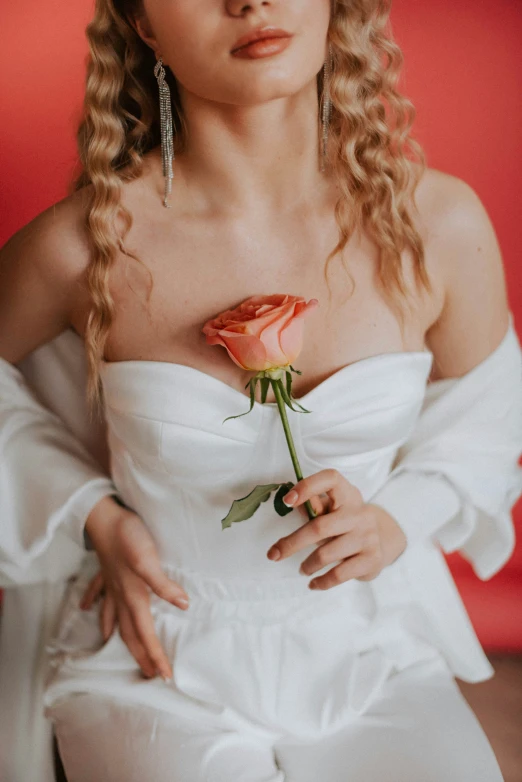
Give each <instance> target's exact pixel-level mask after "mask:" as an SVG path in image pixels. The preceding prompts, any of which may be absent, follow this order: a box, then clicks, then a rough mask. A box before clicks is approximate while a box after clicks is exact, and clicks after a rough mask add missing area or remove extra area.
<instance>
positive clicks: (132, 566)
mask: <svg viewBox="0 0 522 782" xmlns="http://www.w3.org/2000/svg"><path fill="white" fill-rule="evenodd" d="M145 11H146V16H145V17H144V18H142V19H140V20H136V21H135V24H136V30H137V32H138V33H139V35H140V36H141V37H142V39H143V40H144V41H145V42H146V43H147V44H148V45H149V46H150V47H151V48H152V49H153V50H154V51H155V52H156V54H157V56H160V55H161V56H162V58H163V61H164V62H165V63H167V64H168V65H169V66H170V67H171V68H172V70H173V72H174V74H175V75H176V78H177V79H178V82H179V84H180V92H181V97H182V101H183V106H184V113H185V116H186V119H187V123H188V128H189V133H188V137H189V141H188V147H187V150H186V152H185V153H184V154H183V155H180V156H178V157H177V159H176V161H175V163H174V180H173V192H172V198H171V203H172V208H171V209H165V208H164V207H163V206H162V196H163V187H164V183H163V176H162V171H161V156H160V150H159V149H158V148H156V149H155V150H152V151H151V152H150V153H149V154H148V155H147V156H146V158H145V169H144V174H143V176H142V177H141V178H140V179H139V180H135V181H134V182H130V183H126V184H124V185H123V186H122V201H123V203H124V204H125V206H127V208H128V209H129V210H130V211H131V213H132V215H133V218H134V223H133V226H132V228H131V230H130V232H129V234H128V236H127V238H126V246H127V247H128V248H129V249H131V250H132V251H133V252H135V253H136V254H137V255H138V257H139V258H141V259H142V260H143V261H144V262H145V263H146V264H147V266H148V268H149V269H150V270H151V272H152V274H153V277H154V291H153V294H152V297H151V301H150V305H149V304H147V303H146V301H145V295H146V292H147V290H148V288H147V285H148V277H147V275H145V274H144V272H143V269H142V266H141V265H139V264H136V263H135V262H134V261H132V260H131V259H129V258H127V257H126V256H125V255H123V254H121V255H120V256H118V258H117V259H116V264H115V266H114V268H113V270H112V271H111V279H110V287H111V293H112V295H113V296H114V299H115V302H116V307H117V311H116V318H115V322H114V326H113V328H112V329H111V333H110V336H109V339H108V342H107V346H106V350H105V355H104V358H105V359H106V360H107V361H120V360H128V359H145V360H158V361H172V362H175V363H182V364H186V365H189V366H192V367H194V368H196V369H199V370H201V371H203V372H206V373H207V374H209V375H214V376H215V377H217V378H219V379H220V380H222V381H223V382H225V383H228V384H229V385H230V386H231V387H233V388H235V389H237V390H238V391H239V392H241V393H244V394H245V396H247V393H246V392H245V389H244V386H245V384H246V383H247V381H248V380H249V378H250V373H243V372H242V371H241V370H239V368H238V367H237V366H236V365H234V364H233V362H231V361H230V359H229V358H228V356H227V355H226V354H225V351H224V350H223V351H220V350H217V349H216V348H215V347H213V346H209V345H207V344H206V343H205V338H204V336H203V335H202V334H201V326H202V325H203V323H204V322H205V321H206V320H207V319H208V318H209V317H210V316H213V315H214V314H216V313H218V312H221V311H222V310H225V309H227V308H230V307H234V306H236V304H237V303H239V302H240V301H242V300H243V299H245V298H247V297H249V296H252V295H254V294H266V293H271V292H281V291H288V292H291V293H292V294H293V295H299V296H303V297H304V298H305V299H306V300H307V301H308V300H309V299H310V298H317V299H319V302H320V303H321V306H320V307H318V308H317V309H316V310H315V311H314V313H313V314H311V315H310V317H309V319H308V320H307V326H306V331H307V334H306V338H305V343H304V347H303V351H302V353H301V354H300V356H299V369H300V370H301V372H302V375H301V376H296V377H295V379H294V380H293V389H292V390H293V394H294V396H295V397H296V398H299V397H300V396H302V395H303V394H305V393H307V392H308V391H309V390H311V389H312V388H315V387H316V386H317V385H318V384H319V383H321V382H322V381H324V380H325V379H326V378H327V377H329V376H330V375H331V374H333V373H334V372H335V371H337V370H338V369H339V368H341V367H343V366H345V365H346V364H349V363H351V362H353V361H357V360H359V359H361V358H365V357H367V356H371V355H377V354H381V353H384V352H397V351H407V350H422V349H424V347H428V348H429V349H430V350H431V351H432V352H433V354H434V365H433V366H434V369H433V372H432V375H431V380H436V379H441V378H445V377H459V376H462V375H463V374H465V373H466V372H468V371H469V370H471V369H472V368H473V367H474V366H476V365H477V364H478V363H479V362H481V361H482V360H484V359H485V358H486V356H488V355H489V354H490V353H491V352H492V351H493V350H494V349H495V348H496V347H497V346H498V345H499V343H500V341H501V340H502V338H503V336H504V335H505V333H506V329H507V327H508V314H509V307H508V301H507V293H506V286H505V278H504V269H503V263H502V257H501V252H500V248H499V245H498V241H497V238H496V235H495V231H494V228H493V226H492V223H491V221H490V219H489V216H488V214H487V211H486V209H485V207H484V205H483V204H482V202H481V201H480V199H479V197H478V195H477V194H476V193H475V191H474V190H473V189H472V188H471V187H470V186H469V185H468V184H467V183H465V182H463V181H462V180H461V179H459V178H457V177H454V176H451V175H449V174H446V173H443V172H441V171H438V170H436V169H428V170H427V171H426V173H425V174H424V176H423V178H422V180H421V182H420V184H419V187H418V188H417V192H416V203H417V206H418V209H419V217H418V228H419V230H420V232H421V235H422V238H423V240H424V244H425V252H426V265H427V270H428V274H429V276H430V278H431V280H432V284H433V291H432V293H431V294H426V293H424V292H420V291H419V292H418V294H417V305H418V306H417V307H416V309H415V310H414V312H413V313H412V314H411V315H409V316H408V318H407V322H406V328H405V335H404V339H402V337H401V333H400V330H399V325H398V323H397V321H396V319H395V317H394V315H393V313H392V311H391V310H390V309H389V307H388V306H387V305H386V303H385V302H384V300H383V298H382V296H380V295H379V292H378V289H377V284H376V269H377V258H378V253H377V248H376V246H375V244H374V242H373V241H372V240H371V238H370V237H369V236H366V235H365V234H364V233H363V232H359V234H358V235H357V236H354V237H352V239H351V240H350V241H349V242H348V245H347V247H346V248H345V250H344V252H343V260H344V263H345V264H346V265H347V267H348V268H349V271H350V274H351V275H352V278H353V279H354V280H355V283H356V288H355V292H354V293H353V295H351V296H350V295H349V292H350V291H351V286H350V282H349V278H348V277H347V275H346V271H345V269H344V267H343V263H341V262H340V260H338V259H335V260H334V261H333V262H332V263H331V264H330V267H329V281H330V289H331V291H332V303H331V305H329V303H328V287H327V285H326V283H325V280H324V276H323V268H324V261H325V258H326V256H327V254H328V252H329V251H330V250H331V249H332V248H333V246H334V245H335V243H336V241H337V238H338V232H337V224H336V222H335V218H334V212H333V209H334V205H335V201H336V198H337V190H336V186H335V184H334V183H333V182H332V181H331V179H330V178H329V177H328V175H327V174H324V173H321V172H320V170H319V165H318V155H317V150H318V129H317V97H316V86H315V79H316V74H317V72H318V71H319V70H320V68H321V67H322V64H323V62H324V59H325V55H326V33H327V27H328V18H329V2H328V0H287V2H283V0H272V1H269V0H267V1H266V2H261V0H252V2H249V3H248V4H243V3H240V2H223V0H199V2H198V3H197V4H195V3H194V2H193V0H177V2H176V3H171V2H168V1H167V0H146V3H145ZM266 24H270V25H274V26H277V27H282V28H283V29H286V30H288V31H289V32H292V33H294V38H293V40H292V43H291V45H290V46H289V47H288V48H287V49H286V50H285V51H284V52H282V53H281V54H279V55H276V56H274V57H270V58H266V59H262V60H254V61H251V60H244V59H236V58H234V57H232V56H231V55H230V49H231V48H232V46H233V44H234V43H235V41H236V40H237V38H238V37H239V36H240V35H243V34H244V33H245V32H247V31H249V30H251V29H254V28H257V27H258V26H261V25H263V26H264V25H266ZM155 31H157V32H155ZM84 211H85V201H84V193H82V192H81V191H80V192H79V193H76V194H74V195H73V196H70V197H67V198H65V199H63V200H62V201H60V202H58V203H57V204H55V205H53V206H52V207H50V208H49V209H47V210H45V211H44V212H42V213H41V214H40V215H38V216H37V217H35V218H34V219H33V220H32V221H31V222H30V223H29V224H28V225H26V226H24V227H23V228H22V229H21V230H20V231H18V232H17V233H16V234H15V235H14V236H13V237H12V238H11V239H10V240H9V242H8V243H7V244H6V245H5V247H4V248H3V249H2V250H1V252H0V355H1V356H2V357H3V358H4V359H5V360H7V361H11V362H12V363H17V362H18V361H20V360H22V359H23V358H24V357H25V356H26V355H28V354H29V353H31V352H32V351H33V350H35V349H36V348H37V347H39V346H40V345H42V344H45V343H46V342H48V341H49V340H51V339H53V338H54V337H56V336H57V335H58V334H60V333H61V332H62V331H64V330H65V329H67V328H73V329H75V330H76V331H77V333H78V334H80V336H83V335H84V334H85V326H86V321H87V316H88V311H89V307H90V298H89V295H88V292H87V289H86V286H85V274H86V269H87V266H88V264H89V260H90V253H89V246H88V242H87V237H86V236H85V234H84V230H83V227H82V218H83V215H84ZM403 260H404V269H405V274H406V278H407V279H409V280H411V279H413V277H412V268H411V259H410V258H409V256H408V255H407V254H405V255H404V259H403ZM347 294H348V295H347ZM266 401H268V402H271V401H274V396H273V392H272V390H271V389H270V391H269V393H268V395H267V400H266ZM295 489H296V491H297V494H298V498H297V502H296V504H295V505H294V508H296V509H297V510H298V512H299V513H300V514H301V515H302V517H303V525H302V526H301V527H300V528H299V529H297V530H296V531H295V532H293V533H292V534H291V535H288V536H286V537H283V538H281V539H280V540H278V541H274V545H275V546H276V547H277V549H279V551H280V555H281V557H280V558H281V559H283V558H285V557H287V556H291V555H292V554H295V553H296V552H298V551H300V550H301V549H302V548H303V547H305V546H308V545H310V543H314V544H316V546H317V548H316V550H315V551H314V552H313V553H312V554H311V555H310V556H309V557H308V558H307V559H306V560H305V561H304V562H303V563H302V569H303V573H304V574H306V575H307V576H310V575H313V573H314V572H315V571H317V570H319V569H322V568H323V567H324V566H325V565H327V564H330V563H333V562H338V561H339V560H342V561H341V562H340V563H339V564H337V565H336V566H335V567H333V568H331V570H329V571H328V572H327V573H325V574H324V575H323V576H321V577H320V578H318V579H317V582H318V586H319V588H321V589H329V588H333V587H335V585H336V584H339V583H341V582H343V581H346V580H347V579H349V578H358V579H360V580H370V579H373V578H375V577H376V576H377V575H378V574H379V572H381V570H382V569H383V568H384V567H387V566H388V565H390V564H391V563H392V562H393V561H395V559H396V558H397V557H398V556H399V555H400V554H401V553H402V551H403V550H404V548H405V545H406V539H405V536H404V534H403V532H402V530H401V529H400V527H399V525H398V524H397V522H396V521H395V520H394V519H393V518H392V517H391V516H389V514H387V513H386V511H385V510H384V509H382V508H380V507H379V506H377V505H373V504H372V503H364V502H363V501H362V498H361V495H360V492H359V490H358V489H357V487H355V486H354V485H353V484H351V483H349V482H348V481H347V480H346V479H345V478H344V477H343V476H342V475H341V474H340V473H339V472H338V471H337V470H334V469H326V470H322V471H320V472H318V473H316V474H314V475H311V476H307V477H306V478H304V479H303V480H302V481H299V483H297V484H296V486H295ZM306 500H310V501H311V502H312V505H313V507H314V509H315V510H316V511H317V512H318V513H319V516H318V517H317V518H315V519H313V520H311V521H308V517H307V515H306V512H305V510H304V507H303V503H304V502H305V501H306ZM86 529H87V531H88V533H89V535H90V537H91V539H92V541H93V544H94V546H95V548H96V551H97V554H98V557H99V559H100V565H101V571H100V573H99V574H98V576H96V578H95V579H94V580H93V581H92V582H91V584H90V586H89V588H88V590H87V592H86V595H85V598H84V606H85V607H86V608H89V607H90V606H92V604H93V601H94V600H95V599H96V598H97V597H98V596H99V595H100V593H101V591H102V588H104V598H103V600H102V601H101V607H100V621H101V625H102V630H103V633H104V637H105V638H108V636H109V635H110V633H111V632H112V631H113V629H114V627H115V625H116V623H117V624H118V625H119V627H120V632H121V635H122V638H123V640H124V641H125V642H126V643H127V645H128V647H129V649H130V651H131V652H132V654H133V655H134V657H135V658H136V660H137V661H138V663H139V665H140V667H141V669H142V671H143V673H144V675H146V676H154V675H156V673H157V672H159V673H160V674H161V675H163V676H164V677H165V678H170V677H171V676H172V670H171V667H170V664H169V661H168V659H167V657H166V655H165V652H164V650H163V649H162V647H161V644H160V642H159V640H158V638H157V636H156V634H155V630H154V624H153V620H152V616H151V614H150V606H149V601H150V591H151V590H152V591H154V592H155V593H157V594H158V595H159V596H160V597H162V598H164V599H165V600H168V601H170V602H172V603H173V604H174V605H178V606H179V607H180V608H182V609H184V607H183V605H182V604H181V603H180V602H179V599H180V597H182V596H184V597H185V598H187V599H189V596H188V595H186V593H184V591H183V590H182V588H181V587H180V586H179V585H178V584H176V582H174V581H172V580H169V579H168V578H167V576H166V575H165V574H164V573H163V571H162V570H161V567H160V561H159V558H158V553H157V551H156V548H155V542H154V540H153V538H152V537H151V535H150V533H149V532H148V530H147V528H146V526H145V524H144V523H143V520H142V519H141V518H140V517H139V516H137V515H136V514H134V513H133V512H132V511H131V510H127V509H123V508H121V507H120V506H119V505H117V504H116V503H114V501H113V500H112V499H110V498H109V497H105V498H104V499H102V500H100V502H98V504H97V505H96V506H95V507H94V508H93V510H92V511H91V513H90V515H89V517H88V519H87V523H86ZM274 567H277V562H275V564H274ZM188 610H190V608H189V609H188Z"/></svg>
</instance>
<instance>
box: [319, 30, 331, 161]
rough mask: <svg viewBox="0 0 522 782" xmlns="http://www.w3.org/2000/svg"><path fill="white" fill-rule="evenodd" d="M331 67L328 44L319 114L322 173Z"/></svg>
mask: <svg viewBox="0 0 522 782" xmlns="http://www.w3.org/2000/svg"><path fill="white" fill-rule="evenodd" d="M332 67H333V51H332V45H331V44H330V43H329V44H328V57H327V58H326V62H325V63H324V65H323V94H322V112H321V126H322V128H321V129H322V134H321V171H324V168H325V160H326V150H327V145H328V128H329V124H330V116H331V113H332V101H331V99H330V76H331V74H332Z"/></svg>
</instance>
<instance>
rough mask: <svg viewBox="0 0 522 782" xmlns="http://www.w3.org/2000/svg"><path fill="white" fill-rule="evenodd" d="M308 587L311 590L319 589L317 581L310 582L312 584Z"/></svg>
mask: <svg viewBox="0 0 522 782" xmlns="http://www.w3.org/2000/svg"><path fill="white" fill-rule="evenodd" d="M308 587H309V589H319V585H318V583H317V581H310V583H309V584H308Z"/></svg>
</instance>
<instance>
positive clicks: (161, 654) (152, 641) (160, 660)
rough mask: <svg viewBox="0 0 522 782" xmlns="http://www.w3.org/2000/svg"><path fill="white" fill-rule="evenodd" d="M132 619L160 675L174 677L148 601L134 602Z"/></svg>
mask: <svg viewBox="0 0 522 782" xmlns="http://www.w3.org/2000/svg"><path fill="white" fill-rule="evenodd" d="M130 614H131V619H132V621H133V624H134V629H135V630H136V633H137V635H138V638H139V639H140V641H141V643H142V644H143V647H144V648H145V650H146V652H147V654H148V656H149V657H150V659H151V660H152V662H153V664H154V665H155V666H156V669H157V670H158V671H159V673H160V676H162V677H163V678H164V679H172V669H171V667H170V663H169V660H168V657H167V655H166V652H165V650H164V649H163V646H162V645H161V643H160V640H159V638H158V636H157V635H156V628H155V626H154V619H153V617H152V614H151V611H150V605H149V604H148V601H147V602H145V601H141V602H140V603H134V605H133V607H132V608H131V609H130Z"/></svg>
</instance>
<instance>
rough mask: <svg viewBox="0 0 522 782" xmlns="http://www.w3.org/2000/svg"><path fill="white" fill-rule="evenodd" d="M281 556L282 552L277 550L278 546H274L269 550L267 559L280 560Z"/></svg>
mask: <svg viewBox="0 0 522 782" xmlns="http://www.w3.org/2000/svg"><path fill="white" fill-rule="evenodd" d="M280 556H281V552H280V551H279V549H278V548H277V546H272V548H271V549H269V550H268V553H267V557H268V559H279V557H280Z"/></svg>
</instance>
